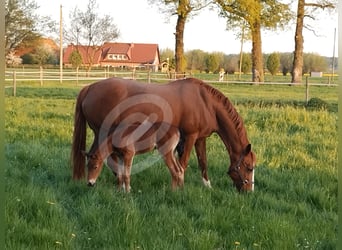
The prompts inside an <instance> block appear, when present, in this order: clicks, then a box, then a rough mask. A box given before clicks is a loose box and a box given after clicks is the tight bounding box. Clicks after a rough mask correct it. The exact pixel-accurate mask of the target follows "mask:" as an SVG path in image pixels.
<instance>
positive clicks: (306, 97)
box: [305, 76, 309, 104]
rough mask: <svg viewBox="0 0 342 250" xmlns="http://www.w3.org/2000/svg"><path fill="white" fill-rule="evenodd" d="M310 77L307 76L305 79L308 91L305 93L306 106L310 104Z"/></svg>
mask: <svg viewBox="0 0 342 250" xmlns="http://www.w3.org/2000/svg"><path fill="white" fill-rule="evenodd" d="M308 79H309V77H308V76H307V77H306V78H305V89H306V92H305V100H306V104H308V103H309V80H308Z"/></svg>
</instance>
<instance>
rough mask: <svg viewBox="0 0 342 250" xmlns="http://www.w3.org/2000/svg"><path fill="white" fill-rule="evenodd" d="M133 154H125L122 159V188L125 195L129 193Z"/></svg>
mask: <svg viewBox="0 0 342 250" xmlns="http://www.w3.org/2000/svg"><path fill="white" fill-rule="evenodd" d="M133 157H134V153H133V152H130V151H129V152H126V153H125V154H124V158H123V165H124V166H123V175H122V177H123V188H124V190H125V191H126V193H129V192H130V191H131V168H132V162H133Z"/></svg>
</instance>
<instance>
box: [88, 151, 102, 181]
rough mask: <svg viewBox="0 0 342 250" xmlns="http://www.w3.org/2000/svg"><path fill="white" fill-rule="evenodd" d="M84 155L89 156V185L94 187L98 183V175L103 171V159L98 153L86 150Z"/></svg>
mask: <svg viewBox="0 0 342 250" xmlns="http://www.w3.org/2000/svg"><path fill="white" fill-rule="evenodd" d="M84 155H85V156H86V157H87V168H88V186H90V187H93V186H94V185H95V183H96V180H97V177H98V176H99V174H100V173H101V170H102V166H103V159H102V158H101V157H99V156H98V155H97V154H90V153H86V152H84Z"/></svg>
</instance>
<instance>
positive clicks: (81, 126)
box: [71, 86, 89, 180]
mask: <svg viewBox="0 0 342 250" xmlns="http://www.w3.org/2000/svg"><path fill="white" fill-rule="evenodd" d="M88 88H89V87H88V86H87V87H84V88H83V89H82V90H81V91H80V93H79V94H78V96H77V100H76V107H75V117H74V132H73V137H72V148H71V163H72V168H73V175H72V176H73V179H74V180H79V179H82V178H84V176H85V154H84V151H85V147H86V136H87V124H86V118H85V116H84V113H83V110H82V101H83V100H84V97H85V96H86V93H87V91H88Z"/></svg>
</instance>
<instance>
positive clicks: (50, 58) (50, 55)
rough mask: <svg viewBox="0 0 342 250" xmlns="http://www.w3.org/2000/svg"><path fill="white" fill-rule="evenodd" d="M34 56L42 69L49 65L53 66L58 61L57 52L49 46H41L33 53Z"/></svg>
mask: <svg viewBox="0 0 342 250" xmlns="http://www.w3.org/2000/svg"><path fill="white" fill-rule="evenodd" d="M32 56H33V58H34V60H35V62H36V63H38V65H39V66H40V68H42V67H43V66H44V65H46V64H48V63H50V64H53V63H56V61H57V60H56V54H55V52H54V51H53V49H52V48H51V47H50V46H49V45H47V44H42V45H39V46H38V47H37V48H36V49H35V50H34V52H33V53H32Z"/></svg>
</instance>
